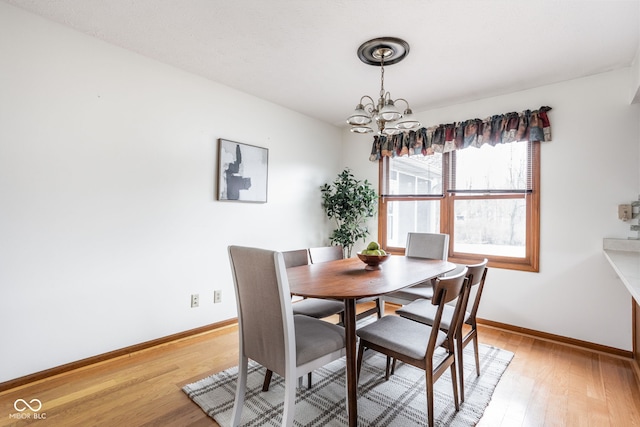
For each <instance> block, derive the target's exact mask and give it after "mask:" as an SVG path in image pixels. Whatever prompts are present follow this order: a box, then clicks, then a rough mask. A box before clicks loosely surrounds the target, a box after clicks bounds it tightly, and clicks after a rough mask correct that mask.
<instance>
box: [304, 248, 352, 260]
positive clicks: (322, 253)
mask: <svg viewBox="0 0 640 427" xmlns="http://www.w3.org/2000/svg"><path fill="white" fill-rule="evenodd" d="M309 257H310V258H311V263H312V264H318V263H321V262H328V261H335V260H338V259H343V258H344V248H343V247H342V246H340V245H336V246H321V247H317V248H309Z"/></svg>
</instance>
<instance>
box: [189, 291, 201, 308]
mask: <svg viewBox="0 0 640 427" xmlns="http://www.w3.org/2000/svg"><path fill="white" fill-rule="evenodd" d="M198 306H200V295H198V294H191V308H195V307H198Z"/></svg>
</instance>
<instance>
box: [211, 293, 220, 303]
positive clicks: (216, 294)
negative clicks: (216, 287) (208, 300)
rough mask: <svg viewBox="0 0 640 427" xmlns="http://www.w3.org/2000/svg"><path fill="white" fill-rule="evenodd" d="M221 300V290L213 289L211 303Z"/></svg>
mask: <svg viewBox="0 0 640 427" xmlns="http://www.w3.org/2000/svg"><path fill="white" fill-rule="evenodd" d="M219 302H222V291H213V303H214V304H217V303H219Z"/></svg>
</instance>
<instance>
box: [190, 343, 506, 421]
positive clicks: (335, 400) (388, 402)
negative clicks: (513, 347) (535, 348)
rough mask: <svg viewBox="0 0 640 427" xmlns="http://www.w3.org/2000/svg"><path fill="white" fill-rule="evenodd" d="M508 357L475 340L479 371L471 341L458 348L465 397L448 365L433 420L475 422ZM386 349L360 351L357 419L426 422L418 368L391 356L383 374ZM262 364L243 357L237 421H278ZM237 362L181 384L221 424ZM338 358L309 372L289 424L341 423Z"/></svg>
mask: <svg viewBox="0 0 640 427" xmlns="http://www.w3.org/2000/svg"><path fill="white" fill-rule="evenodd" d="M512 358H513V353H511V352H508V351H505V350H501V349H499V348H495V347H490V346H486V345H482V344H480V372H481V375H480V376H479V377H478V376H476V373H475V372H476V371H475V364H474V356H473V348H472V346H467V348H465V354H464V365H465V401H464V403H463V404H462V405H461V406H460V411H459V412H456V411H455V406H454V404H453V391H452V387H451V376H450V374H449V372H448V371H447V373H446V374H444V375H443V376H442V377H440V379H439V380H438V381H437V382H436V384H435V392H434V406H435V410H434V416H435V425H436V426H457V427H462V426H474V425H476V424H477V423H478V421H479V420H480V418H481V417H482V414H483V412H484V410H485V408H486V407H487V405H488V404H489V401H490V400H491V395H492V394H493V391H494V389H495V387H496V385H497V384H498V381H500V377H501V376H502V374H503V373H504V371H505V370H506V369H507V366H508V365H509V363H510V362H511V359H512ZM385 361H386V359H385V356H382V355H381V354H379V353H376V352H373V351H369V352H367V353H365V360H364V362H363V364H362V372H361V374H360V381H359V383H358V425H359V426H398V427H407V426H414V425H426V424H427V412H426V411H427V409H426V408H427V400H426V395H425V393H426V391H425V390H426V389H425V375H424V371H422V370H420V369H417V368H415V367H413V366H410V365H406V364H404V363H398V365H397V366H396V371H395V375H393V376H391V378H390V379H389V381H385V380H384V369H385ZM264 374H265V369H264V368H263V367H262V366H260V365H258V364H256V363H254V362H252V361H250V362H249V369H248V378H247V393H246V397H245V404H244V409H243V411H242V425H243V426H279V425H280V423H281V414H282V408H283V401H284V380H283V379H282V378H281V377H280V376H278V375H275V374H274V376H273V379H272V380H271V387H270V389H269V391H268V392H262V382H263V380H264ZM236 378H237V367H233V368H230V369H227V370H226V371H223V372H220V373H218V374H215V375H212V376H210V377H207V378H205V379H202V380H200V381H198V382H195V383H193V384H189V385H187V386H185V387H184V388H183V390H184V392H185V393H186V394H187V395H188V396H189V398H191V399H192V400H193V401H194V402H195V403H197V404H198V405H199V406H200V407H201V408H202V410H203V411H204V412H205V413H207V415H209V416H210V417H212V418H213V419H215V420H216V422H217V423H218V424H220V426H222V427H227V426H229V425H230V421H231V413H232V411H233V401H234V398H235V390H236ZM347 424H348V419H347V413H346V410H345V360H344V358H342V359H339V360H336V361H334V362H332V363H330V364H328V365H326V366H325V367H324V368H321V369H318V370H316V371H313V387H312V388H311V389H308V388H307V387H306V378H305V381H304V387H303V388H299V389H298V390H297V391H296V407H295V421H294V425H295V426H318V427H324V426H345V425H347Z"/></svg>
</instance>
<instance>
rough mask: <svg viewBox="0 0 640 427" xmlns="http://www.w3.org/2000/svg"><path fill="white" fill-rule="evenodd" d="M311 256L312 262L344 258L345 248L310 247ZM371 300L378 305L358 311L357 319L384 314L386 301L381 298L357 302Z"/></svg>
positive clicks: (362, 300)
mask: <svg viewBox="0 0 640 427" xmlns="http://www.w3.org/2000/svg"><path fill="white" fill-rule="evenodd" d="M309 258H310V259H311V263H312V264H318V263H321V262H328V261H335V260H339V259H343V258H344V249H343V248H342V246H340V245H337V246H321V247H317V248H309ZM370 301H375V303H376V306H375V307H373V308H370V309H368V310H365V311H362V312H360V313H358V315H357V316H356V320H360V319H364V318H365V317H369V316H371V315H374V314H375V315H376V316H377V317H378V319H379V318H381V317H382V316H383V315H384V303H383V302H382V300H381V299H380V298H361V299H358V300H357V301H356V304H358V303H363V302H370ZM343 324H344V323H343Z"/></svg>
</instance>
